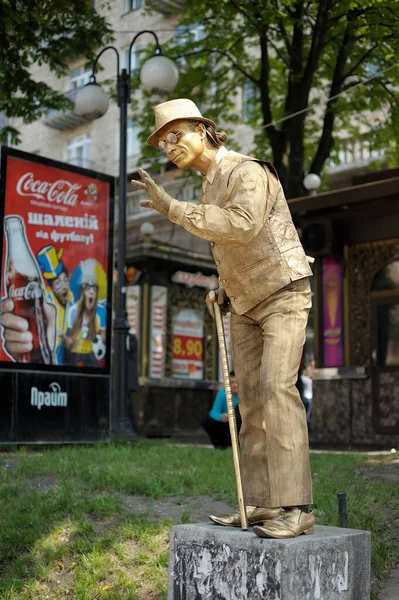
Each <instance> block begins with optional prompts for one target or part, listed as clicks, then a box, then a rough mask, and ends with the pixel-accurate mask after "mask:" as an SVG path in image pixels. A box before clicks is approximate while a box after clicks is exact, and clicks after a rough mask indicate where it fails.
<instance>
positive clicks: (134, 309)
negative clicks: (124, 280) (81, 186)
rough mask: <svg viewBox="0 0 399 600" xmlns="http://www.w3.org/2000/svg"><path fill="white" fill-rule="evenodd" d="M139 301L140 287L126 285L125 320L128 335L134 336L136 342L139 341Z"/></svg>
mask: <svg viewBox="0 0 399 600" xmlns="http://www.w3.org/2000/svg"><path fill="white" fill-rule="evenodd" d="M140 299H141V286H140V285H128V286H127V288H126V311H127V320H128V323H129V333H132V334H133V335H135V336H136V338H137V341H139V340H140V323H141V315H140Z"/></svg>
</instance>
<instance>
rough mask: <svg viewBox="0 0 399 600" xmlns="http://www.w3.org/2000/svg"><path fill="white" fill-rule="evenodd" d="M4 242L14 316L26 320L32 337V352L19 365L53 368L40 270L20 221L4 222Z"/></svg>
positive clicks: (7, 279) (7, 286)
mask: <svg viewBox="0 0 399 600" xmlns="http://www.w3.org/2000/svg"><path fill="white" fill-rule="evenodd" d="M4 225H5V232H6V238H7V256H6V289H7V295H8V298H10V300H12V301H13V303H14V311H13V312H14V313H15V314H16V315H17V316H19V317H22V318H23V319H26V321H28V323H29V331H30V332H31V333H32V338H33V339H32V345H33V348H32V350H31V351H30V352H27V353H24V354H18V355H17V356H16V359H17V360H18V362H24V363H33V364H46V365H52V364H54V362H55V361H54V356H53V352H52V349H51V348H50V345H49V341H48V337H47V317H46V312H45V311H44V309H43V305H44V303H45V302H46V300H45V290H44V285H43V281H42V277H41V274H40V270H39V267H38V265H37V263H36V260H35V258H34V256H33V253H32V250H31V249H30V247H29V244H28V240H27V239H26V233H25V226H24V222H23V220H22V219H21V217H16V216H12V217H6V218H5V219H4Z"/></svg>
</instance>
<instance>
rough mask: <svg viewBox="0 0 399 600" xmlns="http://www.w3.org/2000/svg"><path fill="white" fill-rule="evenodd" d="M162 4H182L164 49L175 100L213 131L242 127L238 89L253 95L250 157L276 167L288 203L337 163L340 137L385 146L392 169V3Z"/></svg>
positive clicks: (396, 110)
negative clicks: (196, 107) (196, 110)
mask: <svg viewBox="0 0 399 600" xmlns="http://www.w3.org/2000/svg"><path fill="white" fill-rule="evenodd" d="M156 4H157V3H156V2H154V1H153V2H152V3H151V2H150V7H151V6H152V7H153V8H154V9H155V8H156ZM169 5H170V6H173V5H174V6H176V5H179V7H178V9H175V10H176V11H177V12H178V14H180V16H181V18H180V29H178V30H177V31H176V35H175V37H174V38H173V39H172V40H171V42H170V43H169V45H168V47H165V48H164V51H165V53H166V54H167V55H168V56H170V57H171V58H175V59H177V60H179V61H180V65H181V70H182V74H181V78H180V82H179V87H178V89H177V90H175V91H174V94H173V95H174V97H179V95H180V96H186V95H188V96H189V97H191V98H192V99H194V100H196V101H197V102H199V103H201V104H202V106H207V107H208V108H207V109H206V114H207V116H210V117H211V118H212V117H214V118H215V119H216V120H217V122H219V123H220V121H221V117H222V118H223V121H225V122H226V121H227V122H234V121H237V120H242V118H238V116H237V114H236V112H237V111H236V96H237V93H238V92H239V91H240V90H242V88H243V86H244V85H246V86H249V87H250V88H252V90H253V97H252V99H251V100H249V103H248V108H249V109H250V110H249V111H247V112H248V116H247V123H248V124H249V125H251V126H252V127H253V128H254V130H255V132H256V136H255V143H254V145H255V148H254V150H255V152H256V153H257V156H258V157H260V158H265V159H266V158H267V159H269V160H271V161H272V162H273V163H274V165H275V166H276V168H277V170H278V171H279V173H280V178H281V180H282V183H283V186H284V188H285V191H286V193H287V196H288V197H295V196H300V195H302V194H303V193H304V191H305V190H304V188H303V183H302V182H303V177H304V174H305V173H306V172H313V173H317V174H320V173H322V171H323V167H324V166H325V165H326V162H327V160H328V159H329V158H330V159H332V160H333V159H334V158H336V156H337V152H338V150H339V145H338V144H337V143H336V141H337V139H336V132H337V131H341V132H342V131H345V132H347V134H348V135H351V136H354V137H359V136H361V135H363V134H367V136H368V139H369V141H370V143H371V144H372V147H373V148H375V149H376V148H381V147H384V148H386V152H387V156H388V158H390V159H391V160H393V161H396V160H397V158H398V154H399V149H398V144H397V139H398V137H397V135H396V136H395V137H393V136H392V133H393V132H395V133H396V134H397V133H398V129H399V124H398V116H399V104H398V100H397V95H396V89H397V85H398V83H399V68H398V65H397V64H395V61H396V57H397V56H398V55H399V54H398V46H399V10H398V3H397V1H396V0H361V1H359V0H318V1H316V0H306V1H299V0H197V1H196V2H192V0H181V1H180V2H169ZM170 10H172V9H171V8H170ZM193 24H195V25H196V29H194V30H193V28H192V26H193ZM190 26H191V28H190ZM198 28H200V29H198ZM201 30H202V32H203V35H200V36H199V35H198V31H201ZM369 77H371V79H369V80H368V81H367V82H366V83H364V84H363V83H361V82H362V81H363V80H365V79H367V78H369ZM327 99H330V100H329V101H328V102H327ZM146 130H147V131H148V125H146Z"/></svg>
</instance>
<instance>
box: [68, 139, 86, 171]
mask: <svg viewBox="0 0 399 600" xmlns="http://www.w3.org/2000/svg"><path fill="white" fill-rule="evenodd" d="M89 158H90V134H89V133H86V134H84V135H79V136H78V137H75V138H72V139H71V140H69V142H68V148H67V162H69V163H70V164H72V165H76V166H77V167H89V166H90V161H89Z"/></svg>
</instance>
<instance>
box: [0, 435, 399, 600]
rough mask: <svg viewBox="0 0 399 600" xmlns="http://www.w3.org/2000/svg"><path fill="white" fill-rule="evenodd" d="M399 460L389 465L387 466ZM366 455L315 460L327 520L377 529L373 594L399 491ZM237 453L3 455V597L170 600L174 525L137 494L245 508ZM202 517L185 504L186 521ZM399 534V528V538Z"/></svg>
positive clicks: (129, 447)
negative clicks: (344, 508) (132, 498)
mask: <svg viewBox="0 0 399 600" xmlns="http://www.w3.org/2000/svg"><path fill="white" fill-rule="evenodd" d="M394 458H395V457H394V456H392V457H391V456H389V457H384V458H382V459H380V460H382V461H383V462H388V461H390V460H393V459H394ZM367 461H370V458H369V457H367V456H364V455H332V454H317V455H312V457H311V463H312V472H313V483H314V510H315V514H316V519H317V522H318V523H319V524H324V525H333V526H337V525H339V518H338V508H337V498H336V494H337V492H341V491H344V492H346V493H347V503H348V510H349V526H350V527H352V528H356V529H368V530H370V531H371V532H372V566H373V574H374V576H373V591H372V599H373V600H377V598H378V588H379V585H380V582H381V581H382V579H383V577H384V576H385V575H386V573H387V571H388V570H389V569H390V568H391V567H392V565H393V563H394V562H395V560H397V559H398V557H399V540H398V537H396V539H395V537H394V533H395V532H394V531H393V530H392V523H393V522H394V521H395V519H396V520H397V522H398V523H399V486H398V484H397V483H395V482H390V481H385V480H384V481H382V482H379V481H378V480H375V479H373V478H368V479H367V478H364V477H363V476H362V475H361V473H360V470H361V469H362V468H364V465H365V463H367ZM235 494H236V492H235V482H234V471H233V465H232V460H231V454H230V453H229V452H225V453H223V452H218V453H216V452H215V451H214V450H212V449H208V448H201V447H178V446H175V445H173V444H171V443H168V442H165V441H159V442H157V441H142V442H138V443H134V444H124V443H119V444H110V445H97V446H87V447H83V446H69V447H60V448H54V447H53V448H40V449H38V450H35V451H31V452H29V451H26V450H25V451H24V450H20V451H18V452H12V453H7V454H6V453H0V506H1V511H0V598H1V599H2V600H46V599H49V600H97V599H98V600H102V599H107V600H165V599H166V594H167V593H166V589H167V567H168V540H169V533H170V527H171V525H172V521H171V520H170V519H169V520H163V521H160V522H153V521H150V520H148V518H146V515H144V516H141V515H138V514H136V513H134V512H133V511H132V510H129V509H128V507H127V506H126V503H124V498H126V496H127V495H142V496H147V497H149V498H160V497H167V496H182V497H196V496H199V495H208V496H211V497H213V498H214V499H218V500H225V501H226V502H228V503H230V504H232V505H233V506H234V505H235V504H236V495H235ZM190 520H191V515H190V510H187V509H185V510H184V511H183V513H182V516H181V522H189V521H190ZM398 535H399V532H397V531H396V536H398Z"/></svg>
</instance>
